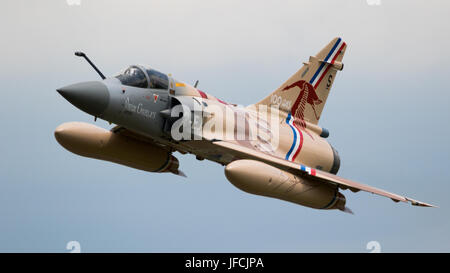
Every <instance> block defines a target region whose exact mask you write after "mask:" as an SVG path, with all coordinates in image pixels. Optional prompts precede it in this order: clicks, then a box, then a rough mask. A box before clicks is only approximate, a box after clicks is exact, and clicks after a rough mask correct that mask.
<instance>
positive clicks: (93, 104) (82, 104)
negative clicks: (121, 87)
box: [56, 81, 109, 116]
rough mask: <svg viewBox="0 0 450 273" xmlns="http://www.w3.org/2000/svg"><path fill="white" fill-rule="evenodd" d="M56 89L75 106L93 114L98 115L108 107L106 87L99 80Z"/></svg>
mask: <svg viewBox="0 0 450 273" xmlns="http://www.w3.org/2000/svg"><path fill="white" fill-rule="evenodd" d="M56 91H58V93H59V94H61V96H63V97H64V98H65V99H66V100H68V101H69V102H70V103H72V104H73V105H74V106H76V107H77V108H79V109H81V110H83V111H84V112H86V113H88V114H91V115H94V116H100V115H101V114H103V112H105V110H106V107H108V103H109V91H108V88H107V87H106V85H105V84H103V83H102V82H99V81H92V82H80V83H76V84H72V85H68V86H64V87H61V88H59V89H57V90H56Z"/></svg>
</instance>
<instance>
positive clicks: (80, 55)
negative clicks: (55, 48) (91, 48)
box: [75, 51, 106, 80]
mask: <svg viewBox="0 0 450 273" xmlns="http://www.w3.org/2000/svg"><path fill="white" fill-rule="evenodd" d="M75 56H78V57H83V58H85V59H86V61H87V62H88V63H89V64H90V65H91V66H92V68H94V69H95V71H97V73H98V74H99V75H100V77H101V78H102V79H103V80H104V79H106V77H105V75H103V73H102V72H101V71H100V70H99V69H98V68H97V67H96V66H95V64H94V63H93V62H91V60H90V59H89V58H88V56H86V54H84V52H81V51H77V52H75Z"/></svg>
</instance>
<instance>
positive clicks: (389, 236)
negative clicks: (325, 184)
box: [0, 0, 450, 252]
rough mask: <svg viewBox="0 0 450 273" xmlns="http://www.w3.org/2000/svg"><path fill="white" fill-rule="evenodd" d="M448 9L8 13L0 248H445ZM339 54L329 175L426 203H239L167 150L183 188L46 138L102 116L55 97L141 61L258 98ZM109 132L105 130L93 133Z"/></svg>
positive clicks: (10, 3)
mask: <svg viewBox="0 0 450 273" xmlns="http://www.w3.org/2000/svg"><path fill="white" fill-rule="evenodd" d="M449 13H450V4H449V3H448V1H409V0H405V1H387V0H382V2H381V5H379V6H370V5H368V4H367V2H366V1H365V0H360V1H356V0H346V1H335V0H327V1H317V0H310V1H229V0H228V1H211V0H205V1H183V0H179V1H167V0H165V1H137V0H134V1H130V0H120V1H119V0H118V1H106V0H103V1H100V0H89V1H87V0H81V5H79V6H69V5H68V4H67V2H66V0H59V1H56V0H53V1H26V0H6V1H2V8H1V9H0V33H1V42H0V49H1V50H0V53H1V61H0V72H1V73H0V81H1V88H2V92H1V94H2V103H1V105H2V106H1V107H0V116H1V118H0V120H1V130H0V140H1V142H0V151H1V157H0V166H1V168H0V251H1V252H9V251H33V252H34V251H37V252H48V251H51V252H67V250H66V244H67V242H69V241H73V240H75V241H79V242H80V244H81V250H82V251H83V252H98V251H107V252H116V251H129V252H136V251H139V252H140V251H144V252H185V251H189V252H248V251H251V252H311V251H312V252H367V251H368V250H366V244H367V243H368V242H369V241H373V240H375V241H378V242H379V243H380V244H381V250H382V251H383V252H398V251H402V252H404V251H405V252H413V251H424V252H432V251H438V252H440V251H446V252H448V251H450V209H449V205H450V201H449V195H450V168H449V163H450V143H449V135H450V128H449V118H450V109H449V102H450V94H449V88H448V83H449V73H450V53H449V48H450V34H449V33H450V17H449V16H448V14H449ZM336 36H341V37H342V38H343V39H344V40H345V41H346V42H347V44H348V48H347V52H346V56H345V58H344V63H345V69H344V71H343V72H341V73H339V75H338V76H337V79H336V81H335V83H334V86H333V90H332V92H331V94H330V96H329V98H328V101H327V105H326V108H325V110H324V112H323V115H322V119H321V125H322V126H324V127H326V128H328V129H329V130H330V132H331V135H330V138H329V140H330V142H331V143H332V144H333V145H334V146H335V147H336V148H337V149H338V150H339V152H340V155H341V159H342V165H341V170H340V172H339V175H341V176H343V177H346V178H350V179H354V180H356V181H360V182H363V183H366V184H370V185H373V186H376V187H379V188H383V189H386V190H389V191H392V192H395V193H399V194H405V195H407V196H410V197H413V198H416V199H419V200H422V201H425V202H430V203H433V204H436V205H438V206H439V208H437V209H430V208H418V207H412V206H410V205H407V204H397V203H394V202H392V201H391V200H389V199H387V198H382V197H378V196H374V195H371V194H368V193H363V192H360V193H356V194H355V193H351V192H348V191H345V192H343V193H344V194H345V195H346V197H347V204H348V206H349V207H350V208H351V209H352V210H353V211H354V212H355V215H348V214H344V213H342V212H339V211H319V210H313V209H310V208H306V207H302V206H299V205H295V204H290V203H287V202H284V201H280V200H276V199H270V198H265V197H260V196H254V195H249V194H247V193H244V192H242V191H240V190H238V189H237V188H235V187H234V186H233V185H231V184H230V183H229V182H228V181H227V180H226V178H225V176H224V174H223V167H222V166H220V165H218V164H215V163H211V162H205V161H203V162H199V161H196V160H195V157H194V156H192V155H188V156H181V155H179V154H177V155H176V156H177V157H178V158H179V159H180V165H181V169H182V170H183V171H184V172H185V173H186V174H187V175H188V178H187V179H185V178H180V177H176V176H174V175H170V174H152V173H146V172H142V171H138V170H134V169H130V168H127V167H124V166H120V165H115V164H113V163H108V162H103V161H96V160H92V159H86V158H81V157H79V156H76V155H74V154H71V153H69V152H68V151H66V150H64V149H63V148H62V147H61V146H59V144H58V143H57V142H56V140H55V139H54V137H53V131H54V129H55V128H56V127H57V126H58V125H59V124H61V123H63V122H67V121H85V122H94V121H93V118H92V117H91V116H89V115H87V114H85V113H83V112H81V111H80V110H78V109H76V108H75V107H73V106H72V105H71V104H69V103H68V102H67V101H65V100H64V99H63V98H62V97H61V96H60V95H59V94H57V92H56V91H55V89H56V88H58V87H61V86H64V85H67V84H71V83H75V82H80V81H86V80H93V79H97V78H98V76H97V75H96V74H95V72H94V71H93V70H92V69H91V68H90V67H89V66H88V65H87V63H85V62H84V61H83V60H82V59H80V58H76V57H74V56H73V52H74V51H76V50H83V51H85V52H87V53H88V54H89V56H90V57H91V58H92V59H93V60H94V61H95V62H96V64H97V65H98V66H99V67H100V68H101V69H102V71H103V72H104V74H106V75H109V76H111V75H114V74H115V73H116V72H117V71H120V70H121V69H122V68H124V67H126V66H127V65H129V64H134V63H139V64H148V65H151V66H153V67H155V68H157V69H159V70H161V71H163V72H166V73H172V74H173V76H174V77H175V78H177V79H180V80H182V81H186V82H192V83H193V82H195V80H197V79H198V80H200V87H201V88H202V90H204V91H207V92H210V93H212V94H214V95H216V96H217V97H220V98H222V99H224V100H226V101H230V102H234V103H241V104H251V103H253V102H256V101H258V100H260V99H261V98H263V97H265V96H266V95H267V94H268V93H270V92H272V91H273V90H274V89H276V88H277V87H278V86H279V85H280V84H281V83H282V82H284V81H285V80H286V79H287V78H288V77H289V76H290V75H291V74H292V73H294V72H295V71H296V70H297V69H298V68H299V67H300V66H301V63H302V61H306V60H308V57H309V56H310V55H312V54H315V53H316V52H317V51H318V50H320V49H321V48H322V47H323V46H324V45H326V44H327V43H328V42H329V41H330V40H331V39H332V38H333V37H336ZM96 124H97V125H99V126H102V127H104V128H110V127H111V126H109V125H108V124H107V123H106V122H105V121H97V123H96Z"/></svg>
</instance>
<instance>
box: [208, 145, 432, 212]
mask: <svg viewBox="0 0 450 273" xmlns="http://www.w3.org/2000/svg"><path fill="white" fill-rule="evenodd" d="M213 144H214V145H217V146H219V147H221V148H223V149H225V150H227V151H228V152H229V153H231V154H233V155H234V156H235V157H236V158H242V159H255V160H258V161H261V162H265V163H267V164H269V165H272V166H275V167H277V168H280V169H282V170H286V171H289V172H291V173H293V174H296V175H300V176H307V177H308V178H309V179H311V180H315V181H319V182H322V183H330V184H334V185H337V186H338V187H339V188H341V189H350V190H351V191H353V192H358V191H360V190H362V191H366V192H370V193H374V194H377V195H381V196H384V197H388V198H390V199H392V200H393V201H394V202H399V201H401V202H406V203H411V204H412V205H414V206H422V207H436V206H434V205H431V204H428V203H425V202H421V201H417V200H414V199H412V198H409V197H406V196H401V195H398V194H395V193H391V192H388V191H385V190H381V189H377V188H375V187H372V186H369V185H365V184H361V183H358V182H355V181H351V180H348V179H345V178H342V177H339V176H337V175H334V174H331V173H328V172H324V171H321V170H316V169H313V168H309V167H307V166H305V165H302V164H299V163H296V162H292V161H288V160H285V159H282V158H278V157H276V156H272V155H269V154H267V153H263V152H260V151H257V150H255V149H251V148H248V147H245V146H242V145H239V144H237V143H233V142H226V141H215V142H213Z"/></svg>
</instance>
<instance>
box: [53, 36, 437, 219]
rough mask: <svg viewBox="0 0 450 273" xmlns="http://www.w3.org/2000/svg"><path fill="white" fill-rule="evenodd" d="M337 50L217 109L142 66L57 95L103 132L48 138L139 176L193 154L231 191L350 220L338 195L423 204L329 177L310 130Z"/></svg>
mask: <svg viewBox="0 0 450 273" xmlns="http://www.w3.org/2000/svg"><path fill="white" fill-rule="evenodd" d="M345 50H346V44H345V42H344V41H343V40H342V39H341V38H335V39H333V40H332V41H331V42H330V43H329V44H328V45H326V46H325V47H324V48H323V49H322V50H320V51H319V52H318V53H317V54H316V55H315V56H311V57H310V59H309V61H308V62H305V63H304V65H303V66H302V67H301V68H300V70H298V71H297V72H296V73H295V74H294V75H292V76H291V77H290V78H289V79H288V80H287V81H286V82H284V83H283V84H282V85H281V86H280V87H279V88H278V89H277V90H275V91H274V92H273V93H272V94H270V95H269V96H267V97H266V98H265V99H263V100H261V101H260V102H258V103H256V104H254V105H250V106H247V107H243V106H238V105H234V104H229V103H226V102H224V101H222V100H220V99H218V98H216V97H214V96H212V95H210V94H207V93H205V92H203V91H201V90H200V89H198V88H197V83H196V84H195V85H194V86H191V85H189V84H186V83H184V82H181V81H178V80H176V79H174V78H172V77H171V75H166V74H164V73H161V72H158V71H156V70H154V69H151V68H149V67H146V66H142V65H132V66H130V67H129V68H127V69H126V70H124V71H123V72H122V73H120V74H119V75H117V76H115V77H111V78H106V77H105V76H104V75H103V74H102V73H101V72H100V71H99V70H98V68H97V67H96V66H95V65H94V64H93V63H92V62H91V61H90V60H89V58H88V57H87V56H86V55H85V54H84V53H82V52H77V53H75V54H76V55H77V56H81V57H84V58H85V59H86V60H87V61H88V62H89V63H90V64H91V65H92V67H93V68H94V69H95V70H96V71H97V73H98V74H99V75H100V76H101V78H102V80H101V81H91V82H81V83H77V84H73V85H69V86H66V87H62V88H60V89H58V90H57V91H58V92H59V93H60V94H61V95H62V96H63V97H64V98H65V99H67V100H68V101H69V102H70V103H72V104H73V105H74V106H76V107H78V108H79V109H81V110H83V111H85V112H86V113H88V114H91V115H93V116H95V118H97V117H98V118H101V119H104V120H106V121H108V122H110V123H114V124H117V126H115V127H114V128H112V129H111V130H110V131H108V130H105V129H102V128H99V127H97V126H94V125H91V124H87V123H81V122H69V123H64V124H62V125H60V126H59V127H58V128H56V130H55V137H56V139H57V141H58V142H59V143H60V144H61V145H62V146H63V147H64V148H66V149H67V150H69V151H71V152H73V153H75V154H78V155H81V156H85V157H90V158H96V159H101V160H107V161H111V162H115V163H118V164H122V165H126V166H129V167H132V168H136V169H140V170H144V171H148V172H171V173H174V174H177V175H183V173H182V172H181V171H180V170H179V164H178V160H177V158H176V157H174V156H173V155H172V153H173V152H175V151H177V152H179V153H181V154H186V153H191V154H195V155H196V157H197V159H199V160H202V159H208V160H211V161H214V162H217V163H220V164H222V165H224V166H226V167H225V175H226V177H227V178H228V180H229V181H230V182H231V183H232V184H233V185H235V186H236V187H237V188H239V189H241V190H243V191H246V192H248V193H253V194H257V195H263V196H268V197H274V198H278V199H282V200H286V201H290V202H293V203H297V204H300V205H303V206H307V207H311V208H316V209H339V210H342V211H346V212H351V211H350V210H349V209H348V208H347V207H346V206H345V203H346V200H345V197H344V195H343V194H342V193H340V191H339V190H346V189H349V190H351V191H353V192H358V191H361V190H362V191H366V192H370V193H375V194H378V195H381V196H385V197H388V198H391V199H392V200H393V201H395V202H399V201H402V202H410V203H411V204H412V205H416V206H425V207H431V206H432V205H430V204H427V203H423V202H420V201H416V200H414V199H411V198H408V197H404V196H401V195H397V194H394V193H390V192H387V191H384V190H380V189H377V188H374V187H371V186H368V185H364V184H360V183H357V182H354V181H351V180H348V179H344V178H341V177H339V176H336V173H337V172H338V170H339V165H340V158H339V155H338V153H337V151H336V150H335V149H334V148H333V147H332V146H331V145H330V144H329V143H328V142H327V141H326V138H327V137H328V131H327V130H326V129H324V128H322V127H320V126H319V125H318V122H319V119H320V117H321V114H322V111H323V108H324V105H325V102H326V100H327V97H328V94H329V92H330V89H331V86H332V84H333V81H334V78H335V76H336V72H337V71H339V70H342V69H343V67H344V65H343V63H342V58H343V56H344V53H345Z"/></svg>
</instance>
